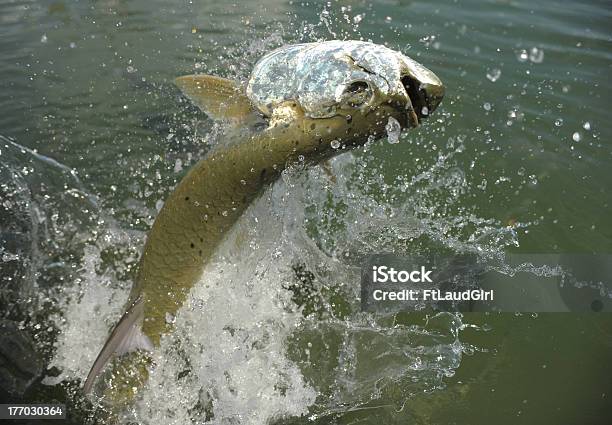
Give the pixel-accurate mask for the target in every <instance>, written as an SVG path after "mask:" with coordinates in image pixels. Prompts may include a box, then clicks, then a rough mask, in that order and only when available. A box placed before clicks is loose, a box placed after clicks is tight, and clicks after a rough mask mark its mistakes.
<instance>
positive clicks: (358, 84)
mask: <svg viewBox="0 0 612 425" xmlns="http://www.w3.org/2000/svg"><path fill="white" fill-rule="evenodd" d="M342 97H343V100H344V101H345V102H346V103H348V104H349V105H350V106H361V105H363V104H364V103H366V102H367V101H368V100H370V99H371V98H372V88H371V87H370V85H369V84H368V83H366V82H365V81H353V82H352V83H350V84H349V85H348V86H346V88H345V89H344V92H343V93H342Z"/></svg>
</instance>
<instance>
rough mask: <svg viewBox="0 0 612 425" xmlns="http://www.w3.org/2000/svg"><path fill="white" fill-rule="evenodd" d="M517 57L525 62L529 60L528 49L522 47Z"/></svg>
mask: <svg viewBox="0 0 612 425" xmlns="http://www.w3.org/2000/svg"><path fill="white" fill-rule="evenodd" d="M516 57H517V59H518V60H519V62H525V61H527V59H529V54H528V53H527V50H525V49H522V50H520V51H519V52H518V54H517V55H516Z"/></svg>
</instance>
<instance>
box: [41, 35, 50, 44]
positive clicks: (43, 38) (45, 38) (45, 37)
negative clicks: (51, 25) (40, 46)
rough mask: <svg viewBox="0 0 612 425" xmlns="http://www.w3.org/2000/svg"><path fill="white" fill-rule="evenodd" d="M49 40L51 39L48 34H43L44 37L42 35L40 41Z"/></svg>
mask: <svg viewBox="0 0 612 425" xmlns="http://www.w3.org/2000/svg"><path fill="white" fill-rule="evenodd" d="M47 41H49V39H48V38H47V34H43V35H42V37H40V42H41V43H46V42H47Z"/></svg>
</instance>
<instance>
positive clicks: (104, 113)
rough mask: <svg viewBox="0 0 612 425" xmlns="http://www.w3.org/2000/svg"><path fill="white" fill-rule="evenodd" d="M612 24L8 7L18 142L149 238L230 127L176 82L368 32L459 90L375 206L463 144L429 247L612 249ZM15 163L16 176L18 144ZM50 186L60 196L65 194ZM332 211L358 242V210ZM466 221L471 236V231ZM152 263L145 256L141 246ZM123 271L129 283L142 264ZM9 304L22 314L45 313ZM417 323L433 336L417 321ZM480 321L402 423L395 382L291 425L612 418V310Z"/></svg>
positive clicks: (603, 19) (3, 121) (607, 10)
mask: <svg viewBox="0 0 612 425" xmlns="http://www.w3.org/2000/svg"><path fill="white" fill-rule="evenodd" d="M347 6H350V8H349V9H346V7H347ZM342 7H344V8H345V9H344V10H343V9H342ZM344 14H346V17H344V16H343V15H344ZM360 18H361V19H360ZM611 18H612V7H611V5H610V4H609V3H608V2H605V1H602V2H589V4H576V3H574V2H555V1H548V0H547V1H541V2H534V1H531V2H529V1H523V0H517V1H482V2H480V1H456V2H452V1H448V2H420V1H403V0H396V1H392V0H389V1H381V2H371V3H370V2H361V1H352V2H346V3H344V2H331V3H329V5H328V6H326V5H325V3H318V2H310V3H306V2H297V1H293V2H286V1H278V2H277V1H261V2H246V3H244V4H243V3H240V4H234V5H223V6H222V5H220V3H219V2H208V1H206V2H196V1H194V2H167V1H148V2H146V1H130V2H121V1H110V0H109V1H98V2H62V1H40V2H27V1H23V2H5V1H2V2H0V135H3V136H5V137H10V138H12V139H13V140H15V141H16V142H17V143H19V144H20V145H22V146H25V147H27V148H30V149H34V150H36V151H37V152H38V153H40V154H42V155H45V156H47V157H50V158H53V159H55V160H56V161H58V162H60V163H61V164H64V165H65V166H67V167H69V168H71V169H73V170H75V171H76V173H77V175H78V177H79V179H80V181H81V182H82V185H83V187H84V188H86V191H87V192H88V193H91V194H93V195H95V196H96V197H97V199H98V202H99V207H100V208H101V209H102V210H104V211H105V213H106V214H108V215H109V216H112V217H113V218H114V219H115V220H116V221H117V223H118V224H117V225H118V226H120V227H122V228H124V229H128V230H132V229H135V230H139V231H146V229H148V228H149V226H150V224H151V222H152V221H151V220H152V219H153V217H154V213H155V206H156V203H157V202H158V201H159V200H162V199H164V198H165V197H166V196H167V195H168V193H169V192H170V190H171V189H172V187H173V185H174V184H175V183H176V181H177V180H178V179H179V178H180V176H181V175H182V174H181V172H180V169H182V168H188V166H189V165H190V164H191V163H193V161H194V160H195V159H197V158H198V157H200V156H201V155H202V154H203V153H205V152H206V151H207V150H208V146H207V145H206V143H203V142H202V136H203V135H205V134H206V133H207V132H210V131H211V127H212V124H211V122H210V121H209V120H208V119H207V118H206V116H205V115H204V114H202V113H201V112H199V111H197V110H196V109H195V108H194V107H193V106H191V105H189V104H188V103H186V102H185V101H184V99H182V98H181V97H180V95H179V93H178V91H177V89H176V88H175V87H174V86H173V85H172V80H173V79H174V78H175V77H176V76H178V75H182V74H187V73H192V72H194V71H198V72H200V71H201V72H207V73H214V74H217V75H222V76H227V77H231V78H236V79H242V80H243V81H244V79H245V78H246V77H247V76H248V74H249V71H250V69H251V67H252V65H253V63H254V62H255V61H256V60H257V58H258V57H260V56H261V55H262V54H263V53H265V52H267V51H269V50H271V49H272V48H275V47H277V46H279V45H282V44H284V43H291V42H298V41H313V40H316V39H323V38H325V39H332V38H359V37H363V38H365V39H371V40H372V41H374V42H378V43H386V44H388V46H389V47H392V48H395V49H399V50H402V51H403V52H404V53H406V54H408V55H410V56H412V57H413V58H415V59H416V60H418V61H420V62H422V63H423V64H424V65H426V66H427V67H428V68H430V69H432V70H433V71H434V72H435V73H436V74H437V75H438V76H439V77H440V78H441V79H442V81H443V82H444V83H445V84H446V87H447V96H446V98H445V100H444V102H443V104H442V106H441V107H440V109H439V110H438V111H436V116H435V119H434V118H433V117H432V122H429V123H427V124H426V125H424V126H422V127H421V128H419V129H417V130H414V131H412V132H411V133H410V134H409V135H408V136H407V140H406V141H405V142H403V143H400V144H399V145H393V146H391V145H388V144H385V143H382V144H377V145H375V146H373V147H372V148H371V151H370V156H367V158H365V159H364V160H363V161H365V163H366V164H370V165H375V166H376V167H377V168H375V169H372V167H370V169H369V170H368V171H365V174H367V175H371V176H374V175H376V176H377V177H378V180H376V184H372V185H369V187H371V191H372V192H376V191H377V190H378V189H377V188H378V187H379V185H383V184H384V183H386V184H388V185H390V186H391V187H393V186H394V185H396V183H397V181H398V180H397V177H398V176H404V177H408V178H410V177H412V176H417V175H420V174H421V173H424V172H427V171H428V170H430V169H431V167H432V164H433V163H435V162H436V158H437V157H438V155H439V154H448V153H449V152H450V151H452V150H453V149H452V148H450V147H449V139H452V140H454V141H457V140H460V141H461V143H460V145H461V147H462V148H461V149H460V151H459V152H457V153H456V154H454V155H453V156H452V161H451V162H452V164H451V165H450V166H448V167H447V168H446V169H445V172H444V173H442V174H439V175H437V177H436V178H435V179H434V181H433V183H434V184H435V183H437V184H439V187H440V190H439V191H431V190H430V191H428V193H427V198H426V200H425V201H421V200H420V199H419V195H418V192H415V193H412V194H411V196H413V197H414V199H413V201H414V204H415V205H416V207H415V210H414V214H415V217H417V218H419V219H421V220H422V219H423V217H425V216H427V217H431V218H432V219H433V218H437V219H439V220H438V221H435V222H434V221H432V222H431V224H432V226H433V225H434V224H436V223H437V224H436V225H437V226H438V227H436V229H435V232H436V235H437V240H436V241H432V240H428V241H425V242H423V241H422V240H415V241H412V242H411V243H413V244H414V245H415V246H421V245H422V244H425V245H427V246H429V247H430V248H431V247H436V246H437V245H438V244H439V245H442V246H443V247H444V248H445V249H451V247H456V246H457V244H459V243H460V242H461V243H466V244H472V245H473V244H475V243H476V244H479V246H482V247H485V248H486V249H490V250H491V251H503V250H507V251H512V252H517V253H610V252H611V251H612V222H611V220H610V211H612V208H611V204H612V172H610V163H611V160H612V146H611V145H610V136H612V121H611V120H610V106H611V105H610V96H611V95H612V90H611V89H612V83H611V82H610V79H609V75H610V71H611V66H612V32H611V31H610V29H609V28H610V25H609V24H610V22H611ZM409 141H412V143H410V142H409ZM0 153H5V156H4V158H3V157H2V156H0V161H3V162H6V161H8V160H7V159H5V158H6V149H4V148H2V147H0ZM359 157H360V154H358V155H357V158H359ZM179 161H180V162H179ZM357 161H359V159H357ZM177 164H179V165H180V164H182V166H178V165H177ZM175 170H178V171H179V172H175ZM453 179H455V180H457V179H458V180H460V181H461V183H460V184H457V185H455V184H454V183H452V182H450V183H449V181H451V180H453ZM429 183H430V184H431V183H432V181H429ZM48 185H49V187H50V188H51V190H50V191H49V193H58V192H61V191H62V187H61V186H59V187H54V186H53V182H52V181H49V182H48ZM417 186H418V185H417ZM373 196H374V197H376V193H374V195H373ZM0 201H1V200H0ZM315 209H316V207H315ZM332 210H333V211H334V212H332V215H333V214H335V215H336V216H335V220H336V221H339V222H340V223H341V224H340V227H342V220H343V213H342V209H341V208H336V209H334V208H332ZM3 214H4V215H0V217H8V216H9V215H7V213H5V212H3ZM472 216H474V217H480V218H483V219H486V220H490V223H491V227H492V228H495V229H502V230H503V229H506V231H502V232H493V233H491V234H488V233H487V231H486V226H484V225H481V226H480V227H481V228H480V230H481V231H480V233H479V232H478V231H475V232H472V231H470V226H472V227H474V226H475V227H478V225H475V224H474V221H473V220H470V219H466V218H467V217H472ZM455 219H456V220H458V221H461V222H465V223H468V224H466V226H463V227H462V226H456V225H454V224H453V223H454V221H453V220H455ZM59 220H60V221H62V217H61V214H60V217H59ZM85 221H87V220H83V222H85ZM83 222H79V223H81V224H82V223H83ZM421 222H423V221H421ZM79 223H76V224H74V225H75V226H76V227H77V228H78V227H79V226H80V225H81V224H79ZM440 223H442V225H440ZM470 223H471V224H470ZM445 226H446V227H448V228H447V229H446V230H445V228H444V227H445ZM506 226H508V227H507V228H506ZM84 228H85V226H84V225H83V227H82V229H84ZM77 230H78V229H77ZM477 230H478V229H477ZM83 232H85V231H84V230H83ZM310 232H311V233H313V234H318V233H317V232H322V230H320V229H319V230H317V229H316V228H315V229H310ZM332 234H333V232H332ZM470 235H477V236H478V238H477V241H476V242H474V241H473V240H472V241H470V240H469V239H470V238H469V236H470ZM45 237H46V238H48V239H49V240H50V243H49V245H50V246H51V247H50V248H49V252H51V253H52V254H51V256H53V252H56V253H57V256H58V258H60V259H62V261H65V262H66V263H65V264H71V262H72V263H79V261H80V260H79V258H74V257H71V255H76V256H77V257H78V254H73V253H65V252H62V253H60V251H62V249H61V245H62V244H63V243H64V242H65V240H64V239H62V237H61V235H57V234H48V235H46V236H45ZM432 239H436V238H432ZM54 241H55V242H54ZM54 243H55V244H56V245H57V246H58V248H57V249H56V251H54V249H55V248H53V244H54ZM322 244H323V243H322ZM331 244H332V245H333V242H332V243H331ZM389 246H390V247H392V246H393V244H390V245H389ZM408 248H410V246H409V247H408ZM132 249H133V250H134V252H138V245H137V244H136V243H134V246H133V248H132ZM119 257H120V258H128V257H129V255H127V254H125V253H124V254H123V257H122V256H121V255H119ZM108 263H109V264H111V267H113V266H112V265H113V264H114V267H117V268H121V271H119V272H118V273H119V274H121V273H126V274H128V275H129V273H130V265H132V264H133V263H134V261H133V259H131V260H122V259H120V260H116V261H115V262H113V260H108ZM117 263H120V266H117ZM67 268H68V266H67ZM125 268H127V270H124V269H125ZM6 270H8V271H6V273H9V272H10V271H11V270H10V269H6ZM60 274H61V275H62V276H64V275H67V276H69V275H70V271H65V273H64V271H63V272H62V273H58V275H60ZM54 276H55V275H53V274H49V275H47V276H43V277H42V278H41V279H42V280H44V281H45V284H46V285H47V286H51V287H53V286H61V285H70V281H69V279H68V278H66V279H64V280H60V279H59V278H57V279H55V278H54ZM39 278H40V277H39ZM67 279H68V280H67ZM355 284H357V283H355ZM3 285H5V286H7V287H8V285H9V283H7V281H6V279H5V280H3ZM11 290H12V289H11ZM8 299H9V301H10V297H9V298H8ZM3 303H4V301H3ZM46 306H47V307H48V308H49V310H51V311H52V310H53V309H54V308H57V307H55V306H54V305H53V302H50V303H48V304H46ZM2 307H3V308H4V310H5V311H6V313H3V317H9V318H14V317H17V318H18V319H19V320H21V319H22V318H23V317H27V316H28V313H27V312H23V311H20V312H15V311H14V310H13V309H9V308H8V307H6V306H5V305H4V304H2ZM39 316H41V317H44V316H45V314H44V312H38V311H37V312H36V313H35V315H34V317H39ZM41 320H43V319H41ZM402 320H403V319H402ZM405 320H406V321H407V322H414V323H418V324H422V323H424V319H423V318H422V317H421V316H417V315H415V316H414V317H412V318H408V319H405ZM463 322H464V323H466V324H476V325H479V326H484V325H485V324H486V327H487V329H489V328H490V330H489V331H486V332H482V331H473V330H472V329H471V328H469V327H467V328H466V329H465V330H463V331H462V332H461V336H460V340H461V341H462V342H463V343H464V344H466V345H470V344H471V345H473V346H475V347H477V348H478V349H477V350H475V352H474V353H471V354H465V355H463V356H462V358H461V364H460V366H459V367H458V368H456V370H455V373H454V376H450V377H448V378H445V379H444V382H445V383H446V384H447V385H446V386H445V387H444V388H437V389H433V390H430V391H427V392H426V393H417V394H410V395H409V396H406V397H405V399H406V402H405V404H403V408H402V404H401V403H399V404H398V403H397V397H395V396H394V395H393V394H392V392H393V386H389V387H387V389H388V393H383V395H382V396H381V397H380V398H378V399H373V400H372V401H370V402H367V403H360V405H359V406H358V407H357V406H344V407H343V408H342V409H336V412H335V413H329V412H328V413H321V412H325V409H319V410H317V408H316V407H315V408H313V413H315V414H316V415H318V416H316V419H312V420H309V419H308V418H307V417H303V418H301V419H295V418H294V419H286V420H281V421H280V422H281V423H282V422H286V423H310V422H314V423H321V424H325V423H341V424H357V423H359V424H361V423H364V424H366V423H385V424H386V423H389V424H395V423H397V424H400V423H401V424H404V423H424V424H491V423H499V424H506V423H507V424H606V423H609V422H610V421H612V401H611V398H612V394H611V392H610V390H611V389H612V374H610V372H609V371H610V360H611V359H612V317H611V316H610V315H609V314H601V315H597V314H594V313H593V314H575V313H567V314H562V313H559V314H540V315H530V314H525V315H513V314H499V315H497V314H495V315H476V314H472V315H470V314H467V315H466V316H465V317H464V318H463ZM41 338H42V337H41ZM43 339H44V338H43ZM43 351H45V352H48V351H49V350H43ZM51 351H52V350H51ZM47 355H51V354H49V353H47ZM54 391H56V392H54ZM62 391H63V390H61V391H60V390H59V389H57V388H56V389H55V390H53V389H52V388H51V389H49V387H44V386H39V387H37V388H36V389H34V390H31V391H30V393H29V395H27V396H26V400H27V401H29V402H33V401H36V400H37V399H36V397H43V396H41V395H40V394H44V397H45V399H48V398H52V397H62V396H61V395H58V394H62ZM398 391H400V392H401V388H400V389H399V390H398ZM352 407H354V408H352ZM75 409H76V407H75ZM313 417H314V416H313ZM75 421H77V422H74V423H78V420H76V419H75ZM228 423H229V422H228ZM244 423H248V422H244Z"/></svg>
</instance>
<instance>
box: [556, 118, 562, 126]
mask: <svg viewBox="0 0 612 425" xmlns="http://www.w3.org/2000/svg"><path fill="white" fill-rule="evenodd" d="M562 125H563V118H557V119H556V120H555V127H561V126H562Z"/></svg>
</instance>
